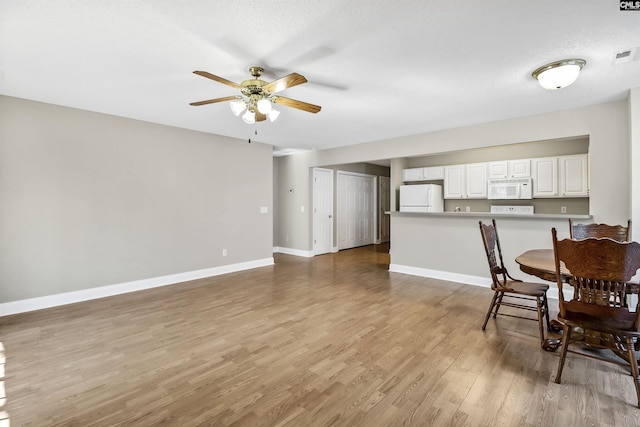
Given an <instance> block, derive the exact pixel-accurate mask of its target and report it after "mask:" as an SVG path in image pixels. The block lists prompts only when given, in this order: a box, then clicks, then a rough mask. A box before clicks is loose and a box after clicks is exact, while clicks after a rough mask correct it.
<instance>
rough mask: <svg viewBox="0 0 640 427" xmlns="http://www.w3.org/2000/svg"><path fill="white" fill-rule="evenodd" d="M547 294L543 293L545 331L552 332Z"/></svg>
mask: <svg viewBox="0 0 640 427" xmlns="http://www.w3.org/2000/svg"><path fill="white" fill-rule="evenodd" d="M548 301H549V300H548V298H547V294H544V317H545V319H546V320H547V331H549V332H553V328H552V327H551V322H550V321H549V303H548Z"/></svg>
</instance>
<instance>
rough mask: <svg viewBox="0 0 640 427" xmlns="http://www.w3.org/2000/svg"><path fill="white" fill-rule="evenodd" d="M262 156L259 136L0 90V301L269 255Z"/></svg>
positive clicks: (267, 152)
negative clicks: (255, 139)
mask: <svg viewBox="0 0 640 427" xmlns="http://www.w3.org/2000/svg"><path fill="white" fill-rule="evenodd" d="M240 166H241V168H242V173H238V171H239V170H240V169H239V167H240ZM272 168H273V159H272V148H271V146H269V145H264V144H258V143H252V144H247V142H246V141H244V140H243V141H241V140H236V139H231V138H227V137H221V136H215V135H210V134H205V133H200V132H194V131H188V130H184V129H178V128H172V127H168V126H161V125H156V124H151V123H146V122H141V121H136V120H130V119H124V118H120V117H114V116H108V115H104V114H97V113H92V112H87V111H82V110H76V109H71V108H65V107H59V106H54V105H49V104H43V103H38V102H32V101H27V100H22V99H17V98H9V97H4V96H0V198H1V200H0V253H2V256H0V303H3V302H7V301H16V300H22V299H27V298H34V297H42V296H46V295H53V294H59V293H65V292H72V291H79V290H84V289H90V288H95V287H103V286H108V285H113V284H121V283H124V282H130V281H136V280H143V279H149V278H154V277H160V276H167V275H173V274H178V273H184V272H191V271H196V270H201V269H209V268H212V267H217V266H224V265H232V264H238V263H246V262H251V261H255V260H265V259H272V247H273V234H272V230H273V228H272V227H273V217H272V213H271V212H273V209H272V199H273V197H272V192H273V184H272ZM261 206H266V207H267V208H268V210H269V213H268V214H261V213H260V207H261ZM223 248H225V249H227V250H228V256H227V257H223V256H222V249H223Z"/></svg>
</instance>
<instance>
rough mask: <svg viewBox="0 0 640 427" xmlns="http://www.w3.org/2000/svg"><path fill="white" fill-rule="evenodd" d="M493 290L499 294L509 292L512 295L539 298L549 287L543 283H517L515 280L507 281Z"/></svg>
mask: <svg viewBox="0 0 640 427" xmlns="http://www.w3.org/2000/svg"><path fill="white" fill-rule="evenodd" d="M493 290H495V291H499V292H510V293H513V294H519V295H527V296H531V297H541V296H544V295H545V294H546V292H547V291H548V290H549V285H545V284H544V283H531V282H518V281H515V280H507V281H506V282H505V283H504V284H502V285H501V286H496V287H493Z"/></svg>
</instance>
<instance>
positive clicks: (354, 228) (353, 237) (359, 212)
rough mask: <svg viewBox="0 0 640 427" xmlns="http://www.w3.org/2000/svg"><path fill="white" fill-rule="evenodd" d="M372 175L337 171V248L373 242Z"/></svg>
mask: <svg viewBox="0 0 640 427" xmlns="http://www.w3.org/2000/svg"><path fill="white" fill-rule="evenodd" d="M374 189H375V177H373V176H371V175H363V174H354V173H348V172H341V171H339V172H338V218H337V220H338V221H337V222H338V249H349V248H355V247H358V246H364V245H370V244H373V243H374V238H375V236H374V233H375V217H376V214H375V209H374V206H375V205H374V203H375V191H374Z"/></svg>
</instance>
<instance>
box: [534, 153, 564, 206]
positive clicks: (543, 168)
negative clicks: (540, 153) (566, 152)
mask: <svg viewBox="0 0 640 427" xmlns="http://www.w3.org/2000/svg"><path fill="white" fill-rule="evenodd" d="M531 166H532V169H533V197H534V198H535V197H557V196H558V158H557V157H541V158H538V159H532V160H531Z"/></svg>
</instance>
